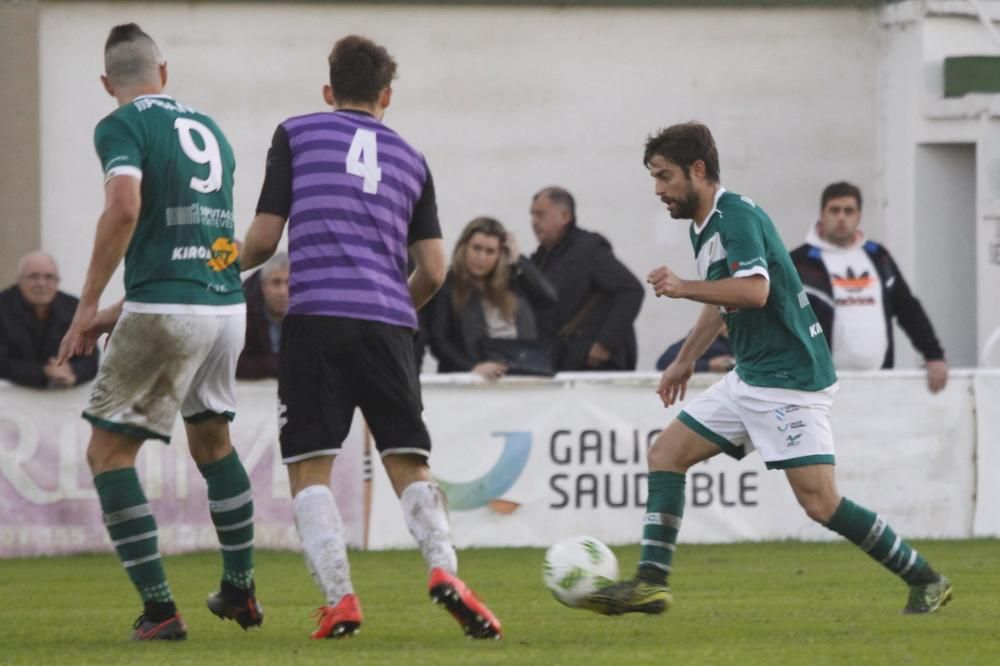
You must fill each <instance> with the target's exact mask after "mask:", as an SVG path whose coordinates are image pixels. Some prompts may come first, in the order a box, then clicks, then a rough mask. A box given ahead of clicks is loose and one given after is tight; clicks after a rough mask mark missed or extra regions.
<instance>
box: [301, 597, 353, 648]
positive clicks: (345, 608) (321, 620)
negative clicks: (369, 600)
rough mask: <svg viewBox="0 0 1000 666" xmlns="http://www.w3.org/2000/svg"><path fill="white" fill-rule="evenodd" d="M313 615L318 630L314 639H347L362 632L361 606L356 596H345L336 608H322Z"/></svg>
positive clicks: (314, 634)
mask: <svg viewBox="0 0 1000 666" xmlns="http://www.w3.org/2000/svg"><path fill="white" fill-rule="evenodd" d="M313 615H314V616H316V618H317V619H316V624H317V626H318V628H317V629H316V631H314V632H312V634H311V637H312V638H347V637H350V636H353V635H354V634H356V633H358V632H359V631H360V630H361V604H360V603H358V598H357V596H355V595H354V594H345V595H344V596H343V597H342V598H341V599H340V601H338V602H337V605H336V606H320V607H319V608H317V609H316V612H315V613H313Z"/></svg>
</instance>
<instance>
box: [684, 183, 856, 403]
mask: <svg viewBox="0 0 1000 666" xmlns="http://www.w3.org/2000/svg"><path fill="white" fill-rule="evenodd" d="M691 242H692V244H693V245H694V252H695V257H696V259H697V265H698V274H699V275H700V276H701V278H702V279H703V280H721V279H723V278H728V277H737V278H738V277H748V276H751V275H763V276H764V277H766V278H767V279H768V281H769V282H770V295H769V296H768V299H767V304H766V305H765V306H764V307H763V308H760V309H752V310H741V309H738V308H726V309H723V315H724V317H725V320H726V325H727V326H728V328H729V340H730V343H731V345H732V348H733V355H734V356H735V357H736V372H737V373H738V374H739V376H740V378H741V379H742V380H743V381H744V382H746V383H747V384H749V385H751V386H762V387H771V388H786V389H796V390H801V391H819V390H822V389H824V388H826V387H828V386H831V385H832V384H834V383H835V382H836V381H837V375H836V373H835V372H834V369H833V360H832V359H831V357H830V349H829V347H828V346H827V343H826V338H825V337H824V335H823V330H822V328H821V327H820V325H819V322H817V321H816V315H815V313H814V312H813V310H812V307H810V305H809V300H808V299H807V298H806V294H805V290H804V289H803V288H802V282H801V281H800V280H799V276H798V273H797V272H796V271H795V267H794V266H793V265H792V261H791V257H789V255H788V251H787V250H786V249H785V245H784V243H783V242H782V240H781V237H780V236H779V235H778V232H777V230H776V229H775V228H774V223H773V222H772V221H771V218H770V217H768V215H767V213H765V212H764V211H763V210H761V209H760V208H759V207H758V206H757V205H756V204H754V202H753V201H751V200H750V199H748V198H747V197H743V196H740V195H738V194H734V193H732V192H727V191H726V190H725V189H723V188H720V189H719V193H718V194H717V195H716V201H715V210H713V212H712V213H711V215H709V218H708V220H707V221H706V222H705V223H704V224H703V226H702V227H701V228H700V229H699V228H698V227H697V226H696V225H694V224H692V225H691Z"/></svg>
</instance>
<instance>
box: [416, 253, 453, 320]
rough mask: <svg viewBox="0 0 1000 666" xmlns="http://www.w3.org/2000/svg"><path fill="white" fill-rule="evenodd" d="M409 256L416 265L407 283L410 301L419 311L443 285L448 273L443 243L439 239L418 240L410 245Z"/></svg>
mask: <svg viewBox="0 0 1000 666" xmlns="http://www.w3.org/2000/svg"><path fill="white" fill-rule="evenodd" d="M410 256H411V257H413V262H414V263H415V264H416V270H414V271H413V273H412V274H410V279H409V282H408V286H409V288H410V299H412V300H413V307H415V308H416V309H418V310H419V309H420V308H422V307H423V306H424V305H426V304H427V301H429V300H431V297H432V296H434V294H436V293H437V290H438V289H440V288H441V285H443V284H444V279H445V276H446V274H447V272H448V259H447V256H446V254H445V250H444V241H443V240H442V239H440V238H427V239H424V240H418V241H416V242H415V243H413V244H412V245H410Z"/></svg>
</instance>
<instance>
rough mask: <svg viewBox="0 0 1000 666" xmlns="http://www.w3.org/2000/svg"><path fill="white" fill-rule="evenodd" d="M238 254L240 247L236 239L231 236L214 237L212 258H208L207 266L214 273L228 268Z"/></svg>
mask: <svg viewBox="0 0 1000 666" xmlns="http://www.w3.org/2000/svg"><path fill="white" fill-rule="evenodd" d="M239 255H240V249H239V247H238V246H237V245H236V241H234V240H233V239H231V238H216V239H215V242H214V243H212V258H211V259H209V260H208V267H209V268H211V269H212V270H213V271H215V272H216V273H218V272H220V271H224V270H226V269H227V268H229V267H230V266H231V265H232V264H233V262H234V261H236V257H238V256H239Z"/></svg>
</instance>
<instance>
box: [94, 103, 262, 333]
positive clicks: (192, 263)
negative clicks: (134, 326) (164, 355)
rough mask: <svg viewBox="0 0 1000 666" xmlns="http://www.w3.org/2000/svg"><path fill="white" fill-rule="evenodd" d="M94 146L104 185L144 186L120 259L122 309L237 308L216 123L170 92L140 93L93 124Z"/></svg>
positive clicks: (229, 185) (224, 145)
mask: <svg viewBox="0 0 1000 666" xmlns="http://www.w3.org/2000/svg"><path fill="white" fill-rule="evenodd" d="M94 145H95V147H96V149H97V155H98V157H99V158H100V160H101V166H102V167H103V169H104V177H105V182H107V181H108V180H110V179H112V178H115V177H117V176H128V177H132V178H136V179H138V180H139V181H140V182H141V192H142V209H141V211H140V213H139V221H138V224H137V226H136V229H135V233H134V234H133V235H132V240H131V242H130V243H129V246H128V249H127V250H126V253H125V301H126V309H129V305H131V304H134V307H133V308H132V309H141V311H143V312H162V313H181V312H190V311H191V310H192V308H195V309H202V308H204V307H208V308H211V311H214V310H215V309H216V308H218V307H224V306H229V309H232V306H240V304H242V303H243V302H244V299H243V289H242V286H241V284H240V274H239V262H238V261H237V254H238V251H237V247H236V243H235V242H234V239H233V236H234V227H233V171H234V169H235V166H236V160H235V159H234V157H233V150H232V148H231V147H230V145H229V142H228V141H227V140H226V137H225V135H224V134H223V133H222V130H220V129H219V127H218V125H216V124H215V121H214V120H212V119H211V118H209V117H208V116H206V115H205V114H203V113H199V112H198V111H196V110H194V109H192V108H191V107H188V106H185V105H183V104H180V103H179V102H177V101H175V100H174V99H173V98H171V97H170V96H168V95H143V96H141V97H137V98H135V99H134V100H133V101H132V102H130V103H128V104H125V105H123V106H120V107H119V108H118V109H117V110H115V111H114V112H113V113H111V114H109V115H108V116H107V117H105V118H104V119H103V120H101V122H99V123H98V124H97V128H96V129H95V130H94ZM140 304H141V305H140Z"/></svg>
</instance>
